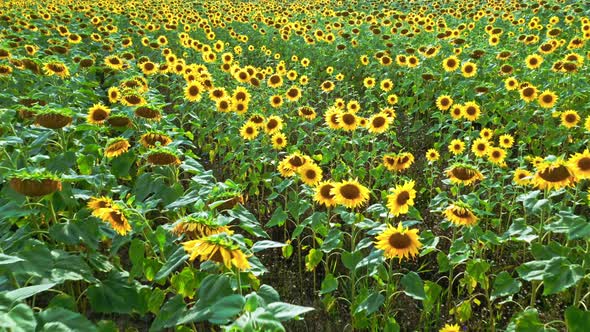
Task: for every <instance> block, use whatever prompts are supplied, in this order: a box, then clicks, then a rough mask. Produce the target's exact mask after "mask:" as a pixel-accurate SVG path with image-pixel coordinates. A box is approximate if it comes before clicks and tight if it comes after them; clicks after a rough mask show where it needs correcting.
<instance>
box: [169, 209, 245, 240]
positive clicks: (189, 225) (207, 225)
mask: <svg viewBox="0 0 590 332" xmlns="http://www.w3.org/2000/svg"><path fill="white" fill-rule="evenodd" d="M172 233H173V234H175V235H178V236H180V235H183V234H184V235H185V236H186V237H187V238H188V239H198V238H201V237H204V236H209V235H213V234H219V233H227V234H230V235H231V234H233V231H232V230H230V229H229V227H227V226H225V225H220V224H219V223H218V222H217V219H215V218H213V217H211V216H209V215H200V214H194V215H189V216H186V217H184V218H181V219H179V220H178V221H177V222H176V224H175V226H174V228H173V229H172Z"/></svg>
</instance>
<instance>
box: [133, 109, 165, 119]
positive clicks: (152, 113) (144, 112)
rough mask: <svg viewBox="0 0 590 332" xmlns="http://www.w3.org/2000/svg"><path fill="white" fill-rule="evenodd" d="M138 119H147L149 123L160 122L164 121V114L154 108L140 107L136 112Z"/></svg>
mask: <svg viewBox="0 0 590 332" xmlns="http://www.w3.org/2000/svg"><path fill="white" fill-rule="evenodd" d="M134 113H135V115H136V116H137V117H140V118H143V119H146V120H148V121H155V122H158V121H160V120H161V119H162V113H161V112H160V110H158V109H157V108H154V107H148V106H139V107H137V108H136V109H135V111H134Z"/></svg>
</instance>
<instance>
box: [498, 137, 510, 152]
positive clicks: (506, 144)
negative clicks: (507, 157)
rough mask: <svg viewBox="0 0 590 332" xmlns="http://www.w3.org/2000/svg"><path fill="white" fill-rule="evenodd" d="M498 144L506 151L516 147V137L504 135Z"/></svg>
mask: <svg viewBox="0 0 590 332" xmlns="http://www.w3.org/2000/svg"><path fill="white" fill-rule="evenodd" d="M498 144H499V145H500V146H501V147H503V148H505V149H510V148H511V147H512V145H514V137H512V135H510V134H504V135H502V136H500V138H499V143H498Z"/></svg>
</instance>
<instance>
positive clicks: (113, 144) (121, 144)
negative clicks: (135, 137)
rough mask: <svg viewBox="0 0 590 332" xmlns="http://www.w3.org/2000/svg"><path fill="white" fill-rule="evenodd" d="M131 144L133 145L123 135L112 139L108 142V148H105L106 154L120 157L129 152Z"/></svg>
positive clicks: (111, 156)
mask: <svg viewBox="0 0 590 332" xmlns="http://www.w3.org/2000/svg"><path fill="white" fill-rule="evenodd" d="M130 146H131V145H130V144H129V141H127V139H125V138H123V137H116V138H113V139H110V140H109V141H108V142H107V146H106V148H105V149H104V155H105V157H107V158H114V157H118V156H120V155H122V154H123V153H125V152H127V151H128V150H129V147H130Z"/></svg>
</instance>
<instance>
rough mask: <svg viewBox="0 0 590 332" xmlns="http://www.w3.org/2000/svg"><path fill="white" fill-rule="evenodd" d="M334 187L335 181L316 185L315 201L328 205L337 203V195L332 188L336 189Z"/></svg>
mask: <svg viewBox="0 0 590 332" xmlns="http://www.w3.org/2000/svg"><path fill="white" fill-rule="evenodd" d="M334 187H335V183H333V182H331V181H324V182H320V183H319V184H318V185H317V186H316V187H315V194H314V196H313V199H314V201H316V202H318V203H320V204H324V205H325V206H326V207H331V206H334V205H336V199H335V198H336V196H335V195H334V194H332V189H334Z"/></svg>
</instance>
